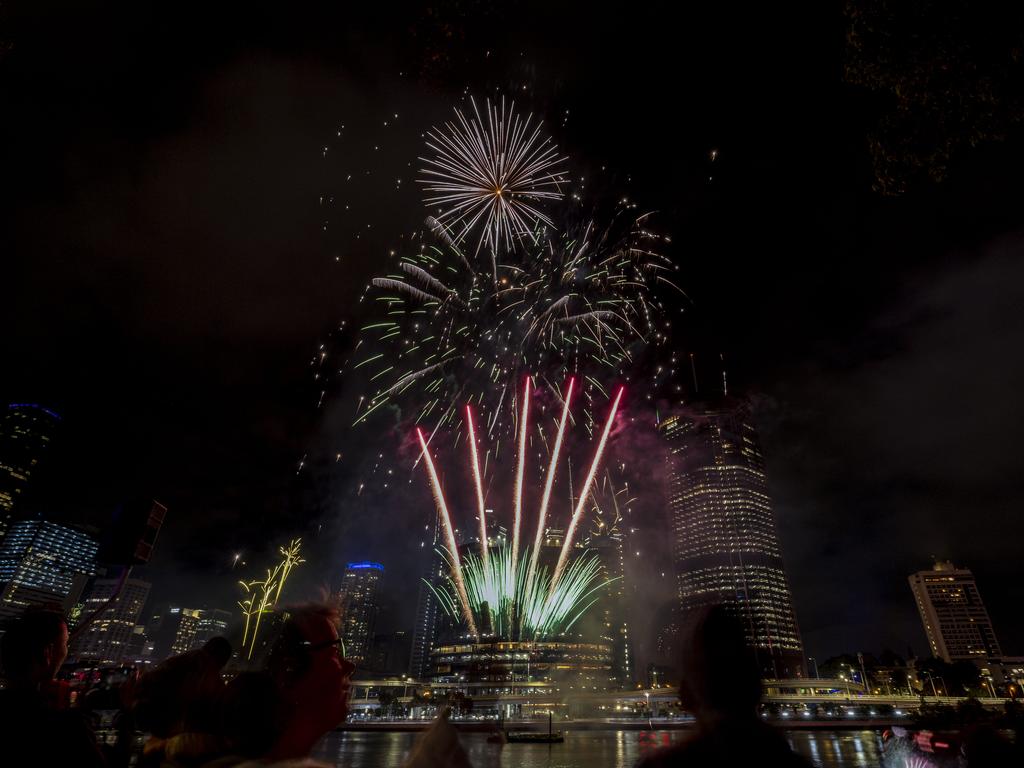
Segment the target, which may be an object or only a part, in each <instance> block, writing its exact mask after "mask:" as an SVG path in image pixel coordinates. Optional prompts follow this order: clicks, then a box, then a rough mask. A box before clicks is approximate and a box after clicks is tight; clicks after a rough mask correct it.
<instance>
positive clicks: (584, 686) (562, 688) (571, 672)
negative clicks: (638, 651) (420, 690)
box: [429, 636, 612, 706]
mask: <svg viewBox="0 0 1024 768" xmlns="http://www.w3.org/2000/svg"><path fill="white" fill-rule="evenodd" d="M611 665H612V649H611V646H609V645H605V644H603V643H591V642H585V641H583V640H580V639H579V638H575V637H569V636H566V637H563V638H551V639H549V640H544V641H539V642H513V641H509V640H491V641H482V642H461V643H448V644H444V645H439V646H438V647H437V648H435V649H434V651H433V652H432V653H431V672H430V675H429V677H430V679H431V681H432V682H433V683H435V684H450V685H451V686H452V687H453V688H457V689H459V690H462V691H465V692H466V693H467V694H469V695H475V696H519V697H522V696H529V695H531V694H534V695H540V694H545V695H546V694H560V693H568V692H570V691H572V692H580V693H585V692H601V691H607V690H608V679H609V675H610V674H611ZM545 706H550V704H546V705H545Z"/></svg>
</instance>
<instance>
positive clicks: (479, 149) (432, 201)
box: [419, 99, 568, 280]
mask: <svg viewBox="0 0 1024 768" xmlns="http://www.w3.org/2000/svg"><path fill="white" fill-rule="evenodd" d="M470 105H471V106H472V114H471V115H470V117H468V118H467V117H466V115H465V114H464V113H463V112H462V111H461V110H458V109H457V110H455V116H456V121H455V122H448V123H445V125H444V127H443V128H440V129H434V130H432V131H430V132H428V133H427V146H428V147H429V148H430V149H431V150H433V151H434V154H433V155H432V156H430V157H422V158H420V160H421V161H422V162H423V168H422V169H421V170H420V179H419V182H420V183H421V184H422V185H423V189H424V192H425V193H426V198H425V202H426V203H427V205H428V206H430V207H433V206H437V207H438V208H439V210H438V213H437V221H438V223H439V224H441V225H442V226H443V227H444V228H445V229H446V230H447V231H449V232H451V233H452V238H453V240H454V243H455V244H456V245H460V244H462V243H463V242H464V241H466V240H467V239H468V238H469V237H470V235H471V234H472V233H473V231H474V230H478V231H479V236H478V237H477V243H476V249H475V252H476V253H479V252H480V250H481V249H484V250H486V251H487V252H488V253H489V254H490V255H491V257H492V262H491V264H492V267H493V268H495V271H494V279H495V280H497V279H498V276H497V271H496V265H495V263H494V261H493V258H494V257H495V256H497V255H498V254H500V253H501V252H507V251H511V250H513V249H514V248H515V247H516V245H517V244H518V243H519V241H520V240H523V239H530V240H533V241H536V237H537V231H538V229H539V228H540V227H541V226H542V225H547V226H549V227H554V222H552V220H551V219H550V218H549V217H548V216H547V215H546V214H545V213H544V212H543V211H542V210H541V209H540V208H539V207H538V205H539V204H541V203H543V202H544V201H549V200H559V199H561V198H562V197H563V194H564V193H563V192H562V188H563V187H564V186H565V184H566V183H567V181H568V179H567V177H566V175H565V173H564V172H563V171H561V170H560V168H559V167H560V166H561V165H562V164H563V163H564V162H565V158H564V157H560V156H559V155H558V150H557V148H556V147H555V146H554V145H553V144H552V142H551V139H550V137H545V136H542V135H541V126H540V125H539V123H538V124H536V125H535V126H534V127H533V128H532V130H531V123H533V122H534V120H533V115H527V116H526V117H525V118H523V117H520V116H519V115H518V114H516V111H515V104H514V103H513V104H511V105H510V106H509V108H508V109H507V110H506V108H505V100H504V99H502V100H501V104H500V106H499V105H497V104H495V105H493V106H492V105H491V102H490V101H488V102H487V104H486V107H485V110H484V111H485V112H486V114H487V118H486V120H485V119H484V118H482V117H481V116H480V110H479V109H478V108H477V105H476V102H475V101H474V100H473V99H470Z"/></svg>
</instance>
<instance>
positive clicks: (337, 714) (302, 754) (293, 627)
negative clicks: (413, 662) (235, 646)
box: [208, 605, 355, 768]
mask: <svg viewBox="0 0 1024 768" xmlns="http://www.w3.org/2000/svg"><path fill="white" fill-rule="evenodd" d="M337 623H338V616H337V613H336V612H335V611H334V610H333V609H331V608H328V607H327V606H321V605H309V606H303V607H299V608H293V609H289V610H288V611H287V612H286V618H285V621H284V623H283V625H282V626H281V630H280V634H279V635H278V637H277V639H276V641H275V642H274V644H273V646H272V648H271V650H270V654H269V656H268V657H267V665H266V670H265V671H264V672H250V673H244V674H241V675H239V676H238V677H237V678H235V680H233V681H232V682H231V683H230V684H229V686H228V691H227V696H226V706H225V713H224V733H225V737H226V739H227V742H228V746H229V749H230V751H232V752H233V753H234V754H233V755H231V756H229V757H224V758H221V759H219V760H215V761H213V762H211V763H209V764H208V768H215V767H216V768H227V766H248V765H250V763H248V762H246V761H247V760H259V761H260V762H259V763H252V765H257V764H258V765H267V764H268V763H269V764H272V765H278V766H319V765H321V764H320V763H317V762H315V761H312V760H310V759H309V752H310V750H311V749H312V748H313V746H314V745H315V744H316V743H317V742H318V741H319V740H320V739H321V738H322V737H323V736H324V734H326V733H327V732H328V731H330V730H331V729H333V728H335V727H336V726H337V725H339V724H341V723H343V722H344V721H345V716H346V715H347V714H348V685H349V678H350V677H351V675H352V672H353V671H354V670H355V667H354V666H353V665H352V663H351V662H349V661H347V660H346V659H345V658H343V657H342V655H341V640H340V639H339V637H338V628H337Z"/></svg>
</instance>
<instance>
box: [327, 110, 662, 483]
mask: <svg viewBox="0 0 1024 768" xmlns="http://www.w3.org/2000/svg"><path fill="white" fill-rule="evenodd" d="M470 103H471V105H472V109H471V113H472V114H471V117H469V118H467V117H466V116H465V115H464V114H463V113H462V112H460V111H457V112H456V114H457V118H458V119H457V120H456V122H454V123H450V124H447V125H446V126H444V127H443V128H439V129H434V130H432V131H429V132H428V133H427V134H426V139H427V147H428V149H430V150H431V151H432V152H433V154H432V155H427V156H426V157H424V158H421V159H422V161H423V165H424V170H423V175H424V178H423V179H421V181H424V183H425V188H426V191H427V197H426V203H427V205H428V207H436V206H438V205H439V204H440V203H442V202H447V203H448V204H450V207H448V208H446V207H444V206H443V205H442V206H441V207H440V210H432V214H433V215H431V216H430V217H428V218H427V219H426V226H425V227H424V228H423V229H422V230H421V231H419V232H416V233H414V234H413V236H412V238H411V239H410V240H408V241H406V243H405V244H403V245H402V246H400V247H399V248H397V249H395V250H394V251H392V252H391V253H390V254H389V256H388V259H389V268H388V269H387V270H386V273H385V274H381V275H379V276H377V277H375V278H373V279H372V280H371V281H370V283H369V284H368V285H367V286H366V290H365V291H364V294H363V296H362V298H361V300H360V301H361V303H362V304H363V305H364V308H365V310H366V312H365V314H364V320H363V321H362V322H361V323H360V324H359V325H358V326H357V333H358V337H357V340H356V341H355V343H354V345H353V346H354V349H353V350H352V352H351V353H350V355H349V358H348V361H347V363H346V365H345V369H344V373H345V375H347V376H349V377H351V378H352V379H353V380H357V381H360V382H361V384H360V388H361V390H362V391H361V392H360V393H359V396H358V400H357V402H356V404H355V409H354V413H353V415H352V417H351V421H352V424H353V425H360V424H366V423H368V422H369V421H371V420H372V419H374V418H376V417H378V416H380V415H381V414H382V413H384V412H390V413H392V415H393V416H394V415H397V417H398V419H399V420H401V421H407V420H411V421H413V422H414V423H416V424H420V423H425V422H427V421H429V422H432V423H433V425H434V426H433V431H436V430H438V429H441V428H448V429H449V431H450V433H451V434H452V435H453V436H455V437H456V439H458V438H459V437H460V436H461V435H463V434H465V432H466V430H468V425H467V424H466V422H465V419H464V417H463V414H464V409H463V407H462V406H463V405H464V404H465V403H470V404H472V405H473V407H474V409H475V410H476V414H477V417H478V421H477V423H476V424H475V427H476V428H477V429H478V430H480V431H481V432H482V433H483V434H485V435H486V436H487V438H488V449H487V451H486V452H485V453H484V455H483V456H482V457H481V460H482V462H483V464H484V466H486V464H487V462H488V461H489V460H491V459H493V458H494V457H495V456H496V455H497V454H498V453H499V452H500V451H502V450H504V449H508V448H511V447H512V446H511V445H508V444H506V441H507V440H508V439H510V438H511V437H512V436H513V435H514V434H515V433H516V429H515V424H516V422H517V421H518V420H519V419H520V418H521V410H522V397H521V396H522V393H521V391H517V387H515V386H512V385H511V382H517V381H521V380H522V379H523V378H524V377H525V376H526V375H528V374H530V375H534V374H535V375H536V386H538V387H545V388H547V389H549V390H550V391H552V392H554V391H555V390H556V387H555V385H554V384H553V382H558V381H563V380H565V379H566V378H568V377H570V376H574V377H576V379H577V387H578V391H579V394H580V396H581V398H582V403H581V404H582V419H583V423H584V426H585V427H586V429H587V430H588V432H591V433H592V431H593V425H594V415H593V412H594V409H595V408H599V407H600V406H601V404H602V403H603V402H604V401H606V400H608V399H610V395H609V393H608V392H607V391H606V390H605V389H604V387H603V386H602V385H601V384H600V382H601V381H606V380H607V379H608V378H609V377H610V376H611V377H613V378H628V376H629V374H630V373H631V372H632V370H633V368H634V364H635V362H636V356H637V354H638V353H639V352H640V351H642V350H643V349H644V348H645V347H646V346H647V345H650V344H661V343H663V342H665V341H667V339H668V333H669V330H670V328H669V322H668V320H667V318H666V317H665V312H664V306H663V302H662V300H661V298H660V294H661V293H662V291H661V288H663V287H664V288H666V289H668V290H672V291H676V290H678V288H677V286H676V285H675V283H674V282H673V280H672V279H671V273H672V272H673V271H674V270H675V266H674V264H673V263H672V261H671V260H670V259H669V258H667V257H666V256H664V255H663V254H661V253H660V252H659V249H660V248H661V247H662V246H663V245H664V244H665V243H666V242H667V241H668V238H666V237H663V236H661V235H660V234H657V233H656V232H654V231H652V230H651V229H650V228H649V226H648V220H649V217H650V214H649V213H643V214H637V212H636V210H635V209H636V205H635V204H633V203H630V202H629V201H628V200H627V199H624V198H623V199H620V200H619V201H618V202H617V204H616V206H615V208H614V209H613V210H611V211H609V212H608V213H607V214H606V215H601V216H598V215H584V214H583V213H582V209H581V207H580V205H581V204H580V203H578V202H577V200H578V199H579V195H576V194H573V195H572V196H571V198H572V199H571V200H570V199H565V200H562V199H561V198H562V197H563V195H562V193H561V192H560V191H559V190H560V189H561V186H562V185H563V184H565V183H567V179H566V178H565V177H564V176H563V175H562V174H561V173H560V172H558V171H557V170H555V168H556V166H557V164H558V162H560V159H559V158H558V157H557V155H556V153H555V150H554V148H553V146H552V145H551V141H550V139H549V138H547V137H544V136H542V135H541V133H540V126H539V125H538V124H535V121H534V119H533V117H532V116H531V115H527V116H526V117H520V116H519V115H518V114H517V113H516V112H515V109H514V107H510V108H506V107H505V102H504V101H502V102H501V103H500V106H492V105H491V104H490V103H489V102H488V104H487V107H486V110H485V112H486V115H487V117H486V119H484V118H481V116H480V112H479V110H478V109H477V107H476V103H475V102H473V101H472V99H470ZM531 126H534V127H532V128H531ZM442 179H448V181H447V182H442V181H441V180H442ZM442 183H446V184H450V185H458V184H464V185H465V189H464V191H463V193H462V194H463V195H464V196H465V197H464V198H462V197H460V198H458V199H457V200H456V199H452V200H447V201H445V200H442V199H438V198H436V197H434V196H432V195H431V190H434V192H435V193H436V194H437V195H440V194H442V192H441V190H440V187H439V185H442ZM446 191H447V192H448V193H450V194H452V195H454V194H456V193H455V192H454V191H452V190H451V189H446ZM470 201H473V202H470ZM537 201H544V202H547V203H550V204H551V206H550V208H549V209H547V210H546V211H543V212H542V211H541V210H540V209H539V208H536V207H535V206H534V203H536V202H537ZM470 212H472V213H470ZM474 228H477V229H480V236H479V239H478V241H477V242H476V245H475V246H470V245H469V244H468V243H467V238H469V236H470V234H471V230H473V229H474ZM523 231H529V233H530V236H529V237H517V236H507V237H506V236H504V235H503V236H502V237H500V238H499V237H498V236H497V235H496V234H495V233H496V232H502V233H505V235H509V233H516V232H523ZM325 354H326V353H325V352H324V351H323V349H321V350H320V352H319V355H320V358H319V360H318V361H317V363H316V364H317V365H319V364H320V363H321V362H322V359H323V357H324V356H325ZM660 373H661V370H660V369H659V375H660ZM665 375H666V376H667V371H666V372H665ZM655 383H657V382H655ZM431 436H432V435H431Z"/></svg>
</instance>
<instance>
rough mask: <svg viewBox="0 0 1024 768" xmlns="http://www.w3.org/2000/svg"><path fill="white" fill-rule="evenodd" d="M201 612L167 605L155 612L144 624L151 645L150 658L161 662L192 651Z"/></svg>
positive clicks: (195, 609)
mask: <svg viewBox="0 0 1024 768" xmlns="http://www.w3.org/2000/svg"><path fill="white" fill-rule="evenodd" d="M202 618H203V612H202V610H201V609H199V608H183V607H182V606H180V605H168V606H165V607H163V608H162V609H160V610H158V611H156V612H155V613H154V614H153V615H152V616H151V618H150V620H149V622H148V623H147V624H146V637H147V639H148V641H149V643H152V651H151V653H152V656H153V658H154V659H155V660H156V661H163V660H164V659H166V658H168V657H170V656H177V655H178V654H180V653H185V652H186V651H189V650H191V649H192V646H193V644H194V643H195V639H196V634H197V633H198V632H199V623H200V621H201V620H202Z"/></svg>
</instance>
